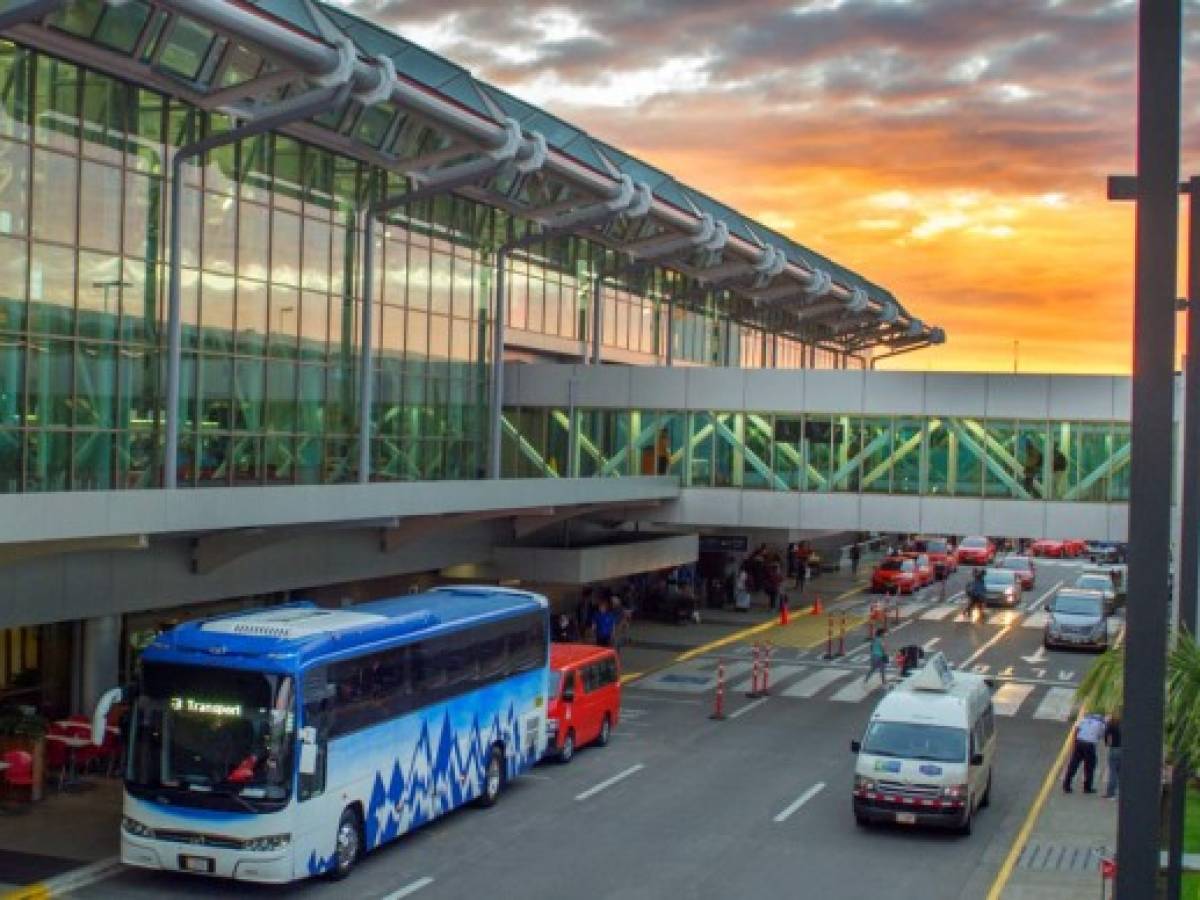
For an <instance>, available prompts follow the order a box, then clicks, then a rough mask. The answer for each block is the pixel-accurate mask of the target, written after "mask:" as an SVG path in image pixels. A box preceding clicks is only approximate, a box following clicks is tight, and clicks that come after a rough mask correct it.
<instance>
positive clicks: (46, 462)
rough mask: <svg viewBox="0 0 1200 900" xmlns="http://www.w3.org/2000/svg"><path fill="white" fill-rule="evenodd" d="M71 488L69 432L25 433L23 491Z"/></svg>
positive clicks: (39, 431) (43, 431) (41, 431)
mask: <svg viewBox="0 0 1200 900" xmlns="http://www.w3.org/2000/svg"><path fill="white" fill-rule="evenodd" d="M70 487H71V432H69V431H45V430H38V431H29V432H26V434H25V490H27V491H66V490H70Z"/></svg>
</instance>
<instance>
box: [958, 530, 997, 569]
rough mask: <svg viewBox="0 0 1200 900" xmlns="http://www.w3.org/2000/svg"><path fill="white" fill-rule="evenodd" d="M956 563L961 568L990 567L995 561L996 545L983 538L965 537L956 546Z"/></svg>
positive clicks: (976, 536)
mask: <svg viewBox="0 0 1200 900" xmlns="http://www.w3.org/2000/svg"><path fill="white" fill-rule="evenodd" d="M957 553H958V563H959V565H963V566H990V565H991V564H992V563H993V562H994V561H995V559H996V545H995V544H993V543H992V542H991V541H989V540H988V539H987V538H985V537H979V536H978V535H972V536H970V537H965V538H963V539H962V541H961V542H960V543H959V545H958V551H957Z"/></svg>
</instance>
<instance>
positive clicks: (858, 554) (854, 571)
mask: <svg viewBox="0 0 1200 900" xmlns="http://www.w3.org/2000/svg"><path fill="white" fill-rule="evenodd" d="M861 559H862V548H861V547H859V546H858V544H851V545H850V574H851V575H855V576H857V575H858V562H859V560H861Z"/></svg>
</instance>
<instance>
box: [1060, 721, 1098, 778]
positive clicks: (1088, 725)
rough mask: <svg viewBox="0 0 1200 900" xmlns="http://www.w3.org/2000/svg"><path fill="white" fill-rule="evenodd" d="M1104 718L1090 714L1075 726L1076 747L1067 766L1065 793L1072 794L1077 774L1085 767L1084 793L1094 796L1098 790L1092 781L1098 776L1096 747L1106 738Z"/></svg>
mask: <svg viewBox="0 0 1200 900" xmlns="http://www.w3.org/2000/svg"><path fill="white" fill-rule="evenodd" d="M1104 731H1105V723H1104V717H1103V716H1101V715H1099V714H1097V713H1089V714H1088V715H1086V716H1084V717H1083V720H1082V721H1081V722H1080V723H1079V724H1078V725H1076V726H1075V746H1074V748H1073V749H1072V750H1071V761H1070V762H1069V763H1068V764H1067V772H1066V775H1064V776H1063V791H1064V792H1065V793H1068V794H1069V793H1071V788H1072V785H1073V784H1074V782H1075V773H1076V772H1078V771H1079V766H1080V764H1081V763H1082V765H1083V792H1084V793H1085V794H1094V793H1096V789H1095V788H1094V787H1093V786H1092V780H1093V779H1094V778H1095V775H1096V745H1097V744H1099V743H1100V741H1101V740H1102V739H1103V738H1104Z"/></svg>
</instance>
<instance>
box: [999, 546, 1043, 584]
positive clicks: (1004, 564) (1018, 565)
mask: <svg viewBox="0 0 1200 900" xmlns="http://www.w3.org/2000/svg"><path fill="white" fill-rule="evenodd" d="M997 565H998V566H999V567H1000V568H1001V569H1008V570H1009V571H1010V572H1016V573H1017V578H1018V579H1019V580H1020V582H1021V590H1023V591H1028V590H1031V589H1032V588H1033V584H1034V582H1035V581H1036V580H1037V569H1036V568H1034V565H1033V560H1032V559H1030V558H1029V557H1028V556H1017V555H1016V554H1013V555H1011V556H1006V557H1004V559H1002V560H1000V562H999V563H997Z"/></svg>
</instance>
